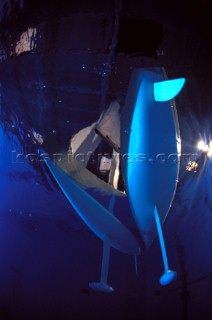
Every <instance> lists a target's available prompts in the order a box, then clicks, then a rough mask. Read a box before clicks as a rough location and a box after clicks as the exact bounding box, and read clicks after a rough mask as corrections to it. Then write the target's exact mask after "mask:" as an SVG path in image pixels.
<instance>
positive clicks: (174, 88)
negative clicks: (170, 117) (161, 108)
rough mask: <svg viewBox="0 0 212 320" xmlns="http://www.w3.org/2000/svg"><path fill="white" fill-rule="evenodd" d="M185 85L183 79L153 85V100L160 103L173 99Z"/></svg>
mask: <svg viewBox="0 0 212 320" xmlns="http://www.w3.org/2000/svg"><path fill="white" fill-rule="evenodd" d="M184 83H185V78H179V79H174V80H165V81H160V82H155V83H154V99H155V101H158V102H162V101H168V100H171V99H173V98H174V97H176V96H177V95H178V93H179V92H180V91H181V89H182V88H183V86H184Z"/></svg>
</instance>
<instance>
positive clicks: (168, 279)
mask: <svg viewBox="0 0 212 320" xmlns="http://www.w3.org/2000/svg"><path fill="white" fill-rule="evenodd" d="M154 218H155V223H156V227H157V231H158V236H159V242H160V247H161V253H162V258H163V264H164V273H163V274H162V276H161V277H160V284H161V285H162V286H166V285H168V284H170V283H172V282H173V281H175V280H176V278H177V273H176V272H175V271H172V270H169V265H168V258H167V254H166V246H165V242H164V238H163V231H162V228H161V222H160V217H159V214H158V210H157V207H156V206H155V208H154Z"/></svg>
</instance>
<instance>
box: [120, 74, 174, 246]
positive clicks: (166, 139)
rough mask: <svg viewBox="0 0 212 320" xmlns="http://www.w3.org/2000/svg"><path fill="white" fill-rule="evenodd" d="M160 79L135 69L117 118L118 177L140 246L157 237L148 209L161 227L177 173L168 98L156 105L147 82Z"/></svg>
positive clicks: (159, 76) (171, 103) (172, 121)
mask: <svg viewBox="0 0 212 320" xmlns="http://www.w3.org/2000/svg"><path fill="white" fill-rule="evenodd" d="M164 80H166V78H165V74H164V72H163V70H162V69H160V68H154V69H148V70H145V69H138V70H135V71H134V73H133V75H132V78H131V81H130V85H129V89H128V94H127V98H126V103H125V108H124V110H123V115H122V120H121V124H122V127H121V159H122V169H123V176H124V179H125V184H126V189H127V194H128V197H129V201H130V205H131V208H132V211H133V215H134V218H135V221H136V223H137V226H138V228H139V231H140V234H141V237H142V238H143V240H144V243H145V245H146V247H148V246H149V245H150V244H151V242H152V241H153V239H154V237H155V235H156V233H157V231H156V226H155V220H154V207H155V206H156V207H157V209H158V213H159V217H160V221H161V223H163V222H164V220H165V218H166V215H167V213H168V211H169V209H170V206H171V203H172V200H173V196H174V193H175V190H176V185H177V179H178V172H179V156H180V137H179V130H178V121H177V113H176V108H175V105H174V100H170V101H166V102H156V101H155V100H154V95H153V84H154V83H155V82H160V81H164ZM126 154H127V155H126Z"/></svg>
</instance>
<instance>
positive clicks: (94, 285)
mask: <svg viewBox="0 0 212 320" xmlns="http://www.w3.org/2000/svg"><path fill="white" fill-rule="evenodd" d="M89 287H90V288H91V289H93V290H95V291H100V292H105V293H111V292H113V291H114V289H113V288H112V287H111V286H109V285H108V284H106V283H102V282H90V283H89Z"/></svg>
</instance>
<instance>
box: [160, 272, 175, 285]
mask: <svg viewBox="0 0 212 320" xmlns="http://www.w3.org/2000/svg"><path fill="white" fill-rule="evenodd" d="M176 279H177V272H176V271H171V270H168V272H165V273H164V274H163V275H162V276H161V277H160V284H161V285H162V286H167V285H168V284H170V283H172V282H174V281H175V280H176Z"/></svg>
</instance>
